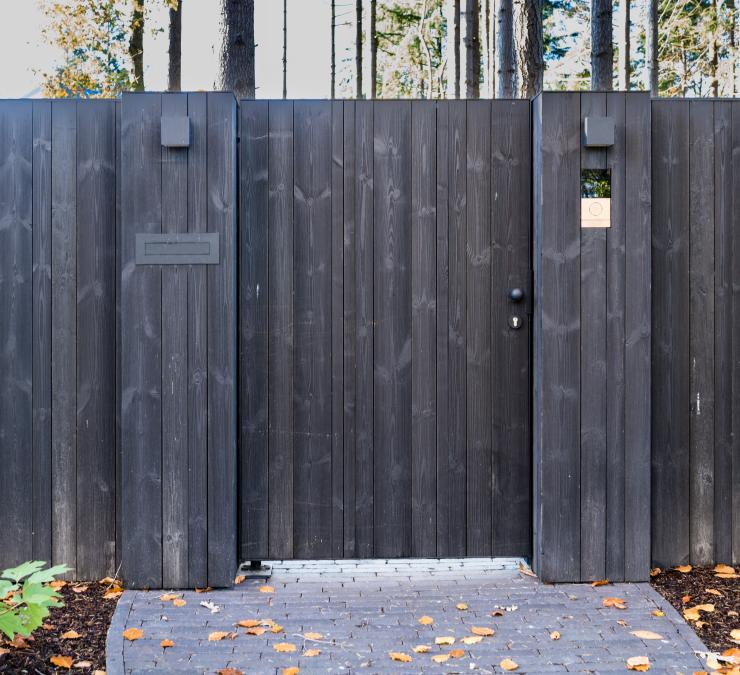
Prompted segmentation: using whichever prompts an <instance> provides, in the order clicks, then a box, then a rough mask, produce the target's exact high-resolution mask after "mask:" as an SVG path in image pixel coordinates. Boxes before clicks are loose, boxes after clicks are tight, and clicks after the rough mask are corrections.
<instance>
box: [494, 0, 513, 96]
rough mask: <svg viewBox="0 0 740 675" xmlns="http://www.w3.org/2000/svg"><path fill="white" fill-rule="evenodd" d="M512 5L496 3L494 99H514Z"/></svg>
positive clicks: (501, 0)
mask: <svg viewBox="0 0 740 675" xmlns="http://www.w3.org/2000/svg"><path fill="white" fill-rule="evenodd" d="M515 75H516V71H515V69H514V4H513V2H512V0H498V2H497V3H496V98H514V77H515Z"/></svg>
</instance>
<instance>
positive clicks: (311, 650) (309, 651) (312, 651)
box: [303, 649, 321, 657]
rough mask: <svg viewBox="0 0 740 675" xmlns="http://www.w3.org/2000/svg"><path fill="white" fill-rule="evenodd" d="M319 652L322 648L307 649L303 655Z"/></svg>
mask: <svg viewBox="0 0 740 675" xmlns="http://www.w3.org/2000/svg"><path fill="white" fill-rule="evenodd" d="M319 654H321V650H320V649H307V650H306V651H304V652H303V656H308V657H311V656H318V655H319Z"/></svg>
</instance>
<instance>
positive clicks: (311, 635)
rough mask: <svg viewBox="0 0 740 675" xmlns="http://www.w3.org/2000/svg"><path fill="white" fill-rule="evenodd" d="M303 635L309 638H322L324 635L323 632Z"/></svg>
mask: <svg viewBox="0 0 740 675" xmlns="http://www.w3.org/2000/svg"><path fill="white" fill-rule="evenodd" d="M303 637H304V638H306V639H307V640H320V639H321V638H322V637H324V636H323V635H322V634H321V633H304V634H303Z"/></svg>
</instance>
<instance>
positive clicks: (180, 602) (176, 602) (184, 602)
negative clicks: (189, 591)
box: [172, 598, 188, 607]
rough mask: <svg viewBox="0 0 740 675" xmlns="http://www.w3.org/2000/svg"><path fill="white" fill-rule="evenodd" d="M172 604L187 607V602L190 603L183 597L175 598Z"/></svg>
mask: <svg viewBox="0 0 740 675" xmlns="http://www.w3.org/2000/svg"><path fill="white" fill-rule="evenodd" d="M172 604H173V605H174V606H175V607H185V605H187V604H188V602H187V600H183V599H182V598H175V599H174V600H173V601H172Z"/></svg>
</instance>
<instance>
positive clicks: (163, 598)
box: [159, 593, 179, 602]
mask: <svg viewBox="0 0 740 675" xmlns="http://www.w3.org/2000/svg"><path fill="white" fill-rule="evenodd" d="M178 597H179V596H178V595H177V593H163V594H162V595H160V596H159V599H160V600H161V601H162V602H171V601H172V600H175V599H176V598H178Z"/></svg>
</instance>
